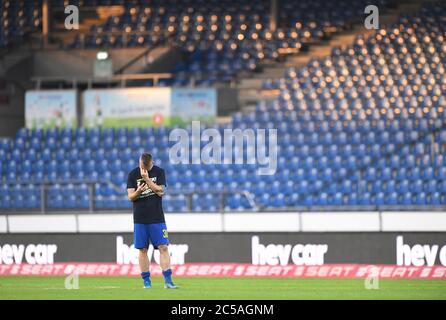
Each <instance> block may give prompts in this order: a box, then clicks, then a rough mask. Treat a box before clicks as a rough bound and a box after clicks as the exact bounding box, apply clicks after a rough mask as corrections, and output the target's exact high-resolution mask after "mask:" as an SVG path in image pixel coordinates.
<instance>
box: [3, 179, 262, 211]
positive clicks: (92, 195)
mask: <svg viewBox="0 0 446 320" xmlns="http://www.w3.org/2000/svg"><path fill="white" fill-rule="evenodd" d="M18 183H19V184H20V183H21V182H20V181H18V182H16V183H6V185H8V186H9V187H10V189H11V190H13V192H16V191H17V192H18V191H20V192H23V191H24V192H26V191H27V190H29V189H26V188H24V189H19V190H18V189H15V188H14V187H15V186H17V184H18ZM26 184H28V185H32V182H31V183H30V182H29V181H28V182H27V183H26ZM97 184H99V185H107V186H109V187H111V188H112V189H114V190H115V191H116V193H117V194H120V195H122V198H125V199H126V198H127V193H126V192H127V190H125V189H124V190H123V189H122V188H120V187H119V186H117V185H116V184H114V183H113V182H111V181H103V180H99V181H87V180H68V181H67V180H55V181H52V182H43V183H37V184H35V185H34V187H33V188H34V190H35V189H37V188H38V190H39V200H40V201H39V202H38V203H39V204H40V205H39V206H38V207H37V206H33V207H29V206H28V205H23V206H21V207H13V206H11V208H9V209H5V208H0V213H6V214H11V213H31V212H32V213H36V212H39V213H42V214H47V213H55V212H58V213H60V212H67V213H68V212H73V211H76V212H90V213H93V212H101V211H107V212H109V211H110V210H112V211H120V212H122V211H125V210H130V207H131V206H130V201H129V208H128V209H126V208H124V207H122V206H119V207H116V208H111V207H107V208H98V205H97V201H98V197H97V193H96V191H97V190H96V185H97ZM68 185H70V188H69V190H73V191H75V190H76V186H77V188H79V187H80V186H87V192H88V207H84V206H76V205H75V206H73V207H71V208H68V207H67V206H65V207H55V206H54V204H52V205H51V204H50V196H51V194H50V192H51V191H54V190H57V191H60V190H62V189H63V188H64V186H65V187H66V186H68ZM55 186H60V187H59V188H58V189H54V187H55ZM207 194H212V195H218V196H219V202H218V203H219V207H218V210H217V211H216V212H221V213H223V212H225V210H226V199H227V197H228V196H230V195H235V194H239V195H241V196H242V197H245V198H246V200H247V202H248V204H249V207H250V208H251V209H247V211H260V207H259V206H258V205H257V204H256V202H255V199H254V195H253V194H252V193H250V192H248V191H244V190H242V191H232V190H222V191H217V190H187V189H186V190H174V189H170V190H169V188H166V195H167V196H168V197H169V198H175V197H179V196H181V195H182V196H185V197H186V207H187V211H188V212H193V211H194V210H193V208H194V195H207ZM172 200H173V199H170V200H169V201H172ZM23 201H24V202H26V201H29V200H27V198H26V197H24V199H23ZM105 201H107V200H105Z"/></svg>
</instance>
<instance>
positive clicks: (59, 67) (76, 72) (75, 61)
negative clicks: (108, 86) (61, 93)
mask: <svg viewBox="0 0 446 320" xmlns="http://www.w3.org/2000/svg"><path fill="white" fill-rule="evenodd" d="M146 50H147V48H131V49H111V50H106V51H107V52H108V53H109V55H110V57H111V59H112V60H113V70H118V69H119V68H121V67H122V66H124V65H126V64H127V63H128V62H129V61H131V60H132V59H133V58H135V57H136V56H138V55H140V54H142V53H143V52H144V51H146ZM98 51H99V50H85V49H76V50H69V51H65V50H57V51H39V52H36V53H35V54H34V58H33V69H32V70H33V76H34V77H66V78H70V77H71V78H73V77H93V66H94V62H95V60H96V54H97V52H98ZM168 51H169V48H168V47H159V48H155V49H154V50H153V51H151V52H150V54H149V56H148V58H147V59H146V60H145V63H144V62H140V64H137V65H136V66H134V67H133V68H132V69H131V70H132V72H134V73H137V72H138V70H142V69H143V68H144V67H146V66H147V65H148V64H150V63H152V62H154V61H156V60H157V59H158V58H159V57H160V56H162V55H163V54H164V53H166V52H168Z"/></svg>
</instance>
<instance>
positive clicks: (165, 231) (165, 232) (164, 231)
mask: <svg viewBox="0 0 446 320" xmlns="http://www.w3.org/2000/svg"><path fill="white" fill-rule="evenodd" d="M163 237H164V238H166V239H167V238H168V237H169V235H168V233H167V230H166V229H163Z"/></svg>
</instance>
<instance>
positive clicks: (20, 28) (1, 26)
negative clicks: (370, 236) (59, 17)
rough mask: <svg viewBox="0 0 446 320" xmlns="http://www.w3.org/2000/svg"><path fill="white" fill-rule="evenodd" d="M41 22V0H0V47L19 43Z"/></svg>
mask: <svg viewBox="0 0 446 320" xmlns="http://www.w3.org/2000/svg"><path fill="white" fill-rule="evenodd" d="M41 24H42V0H0V48H2V47H8V46H10V45H12V44H14V43H20V42H21V41H22V40H23V37H24V35H25V34H26V32H28V31H32V30H37V28H39V27H40V26H41Z"/></svg>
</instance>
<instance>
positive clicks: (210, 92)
mask: <svg viewBox="0 0 446 320" xmlns="http://www.w3.org/2000/svg"><path fill="white" fill-rule="evenodd" d="M216 116H217V91H216V90H215V89H203V88H196V89H176V88H175V89H173V90H172V122H174V123H179V124H181V123H185V122H190V121H192V120H199V121H204V122H212V121H214V120H215V117H216Z"/></svg>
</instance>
